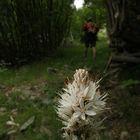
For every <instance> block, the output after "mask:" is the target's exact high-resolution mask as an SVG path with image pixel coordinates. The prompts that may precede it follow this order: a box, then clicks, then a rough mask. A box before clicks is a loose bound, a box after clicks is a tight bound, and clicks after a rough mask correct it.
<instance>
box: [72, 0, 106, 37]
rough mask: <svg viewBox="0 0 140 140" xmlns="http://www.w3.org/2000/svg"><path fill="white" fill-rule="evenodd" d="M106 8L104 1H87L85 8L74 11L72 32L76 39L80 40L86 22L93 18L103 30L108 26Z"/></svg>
mask: <svg viewBox="0 0 140 140" xmlns="http://www.w3.org/2000/svg"><path fill="white" fill-rule="evenodd" d="M106 14H107V13H106V8H105V4H104V1H103V0H96V1H95V0H94V1H93V0H92V1H85V4H84V7H83V8H81V9H78V10H76V9H75V11H74V14H73V17H72V25H71V32H72V34H73V36H74V38H75V39H80V36H81V35H82V26H83V24H84V22H85V21H86V20H87V19H88V18H89V17H92V18H93V21H94V22H95V23H96V24H97V25H98V26H99V27H100V28H103V27H104V25H105V24H106Z"/></svg>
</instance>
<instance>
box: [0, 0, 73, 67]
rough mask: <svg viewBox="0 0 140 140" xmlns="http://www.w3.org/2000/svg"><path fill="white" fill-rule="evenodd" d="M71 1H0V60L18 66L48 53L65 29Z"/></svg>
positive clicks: (60, 38) (55, 45)
mask: <svg viewBox="0 0 140 140" xmlns="http://www.w3.org/2000/svg"><path fill="white" fill-rule="evenodd" d="M72 2H73V1H71V0H68V1H64V0H61V1H60V0H56V1H53V0H24V1H22V0H1V1H0V10H1V13H0V60H1V61H2V62H3V63H10V65H20V64H23V63H24V64H25V63H27V62H30V61H31V60H34V59H35V60H38V59H39V58H41V57H43V56H46V55H48V54H51V53H52V51H53V50H55V49H56V48H58V47H59V46H60V44H61V42H62V40H63V38H64V37H65V36H66V35H67V34H68V32H69V28H70V21H71V15H72V11H73V8H72V6H71V4H72Z"/></svg>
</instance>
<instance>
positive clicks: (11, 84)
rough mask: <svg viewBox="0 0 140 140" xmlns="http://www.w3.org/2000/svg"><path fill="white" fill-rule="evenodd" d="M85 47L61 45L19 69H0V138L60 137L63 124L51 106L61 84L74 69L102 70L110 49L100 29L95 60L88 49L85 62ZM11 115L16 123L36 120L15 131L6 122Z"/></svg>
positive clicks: (42, 139)
mask: <svg viewBox="0 0 140 140" xmlns="http://www.w3.org/2000/svg"><path fill="white" fill-rule="evenodd" d="M83 54H84V46H83V44H80V43H78V44H77V43H76V44H75V45H73V46H72V47H68V48H60V49H59V50H58V51H57V52H56V55H55V57H53V58H45V59H44V60H42V61H40V62H35V63H33V64H30V65H26V66H22V67H21V68H19V69H6V68H1V70H0V139H2V140H4V139H6V138H7V137H10V139H12V138H13V140H19V139H21V140H46V139H48V140H60V139H61V138H60V133H59V130H60V128H61V127H62V124H61V122H60V121H59V120H58V119H57V116H56V112H55V109H54V106H55V104H56V100H57V92H58V91H60V90H61V88H62V87H63V86H64V82H65V80H66V79H67V77H70V78H71V77H72V75H73V74H74V72H75V70H76V69H79V68H88V69H91V70H92V71H93V73H94V74H100V73H102V72H103V70H104V68H105V65H106V62H107V60H108V57H109V54H110V51H109V49H108V48H107V38H106V37H105V33H104V32H101V33H100V37H99V41H98V42H97V63H96V66H95V64H94V63H93V61H92V54H91V50H89V54H88V58H87V60H86V61H84V58H83ZM10 116H12V117H13V118H14V121H15V122H16V123H19V126H22V125H23V124H24V123H25V122H27V120H28V119H29V118H30V117H32V116H35V121H34V122H33V123H32V124H31V125H29V126H28V127H27V128H26V130H25V131H24V132H20V131H17V132H16V133H15V134H11V135H10V136H7V132H9V131H11V130H15V129H17V128H15V127H14V126H7V125H6V122H7V121H8V120H10Z"/></svg>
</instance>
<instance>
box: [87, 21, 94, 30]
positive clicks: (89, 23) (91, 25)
mask: <svg viewBox="0 0 140 140" xmlns="http://www.w3.org/2000/svg"><path fill="white" fill-rule="evenodd" d="M84 30H85V31H94V30H95V25H94V23H93V22H91V21H88V22H86V23H85V24H84Z"/></svg>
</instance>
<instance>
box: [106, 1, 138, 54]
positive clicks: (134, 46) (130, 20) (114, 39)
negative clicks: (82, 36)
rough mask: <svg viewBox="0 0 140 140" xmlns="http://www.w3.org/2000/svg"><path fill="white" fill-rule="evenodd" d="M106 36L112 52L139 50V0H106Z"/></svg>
mask: <svg viewBox="0 0 140 140" xmlns="http://www.w3.org/2000/svg"><path fill="white" fill-rule="evenodd" d="M106 5H107V9H108V25H107V29H108V36H109V38H110V45H109V46H110V47H111V48H113V52H117V53H123V52H129V53H136V52H140V8H139V7H140V1H139V0H106Z"/></svg>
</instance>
